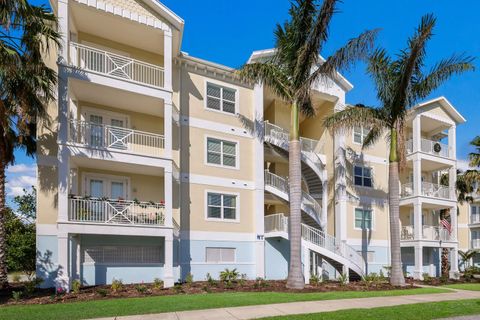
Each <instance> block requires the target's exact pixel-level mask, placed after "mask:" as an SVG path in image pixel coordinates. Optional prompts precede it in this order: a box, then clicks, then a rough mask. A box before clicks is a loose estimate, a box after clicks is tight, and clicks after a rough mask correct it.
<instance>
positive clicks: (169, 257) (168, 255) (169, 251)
mask: <svg viewBox="0 0 480 320" xmlns="http://www.w3.org/2000/svg"><path fill="white" fill-rule="evenodd" d="M164 250H165V264H164V266H163V287H164V288H171V287H173V285H174V284H175V280H174V279H173V230H172V232H171V233H170V234H168V235H167V236H166V237H165V249H164Z"/></svg>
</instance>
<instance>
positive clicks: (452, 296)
mask: <svg viewBox="0 0 480 320" xmlns="http://www.w3.org/2000/svg"><path fill="white" fill-rule="evenodd" d="M462 299H480V291H464V290H453V289H452V292H451V293H436V294H418V295H410V296H397V297H375V298H358V299H341V300H323V301H306V302H289V303H277V304H266V305H255V306H247V307H231V308H218V309H206V310H194V311H178V312H167V313H158V314H149V315H135V316H123V317H110V318H102V319H97V320H113V319H116V320H207V319H208V320H239V319H242V320H247V319H258V318H264V317H272V316H286V315H293V314H307V313H318V312H329V311H337V310H346V309H356V308H367V309H369V308H377V307H389V306H398V305H405V304H414V303H426V302H439V301H449V300H462Z"/></svg>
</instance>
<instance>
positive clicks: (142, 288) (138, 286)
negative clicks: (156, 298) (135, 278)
mask: <svg viewBox="0 0 480 320" xmlns="http://www.w3.org/2000/svg"><path fill="white" fill-rule="evenodd" d="M135 290H137V292H138V293H142V294H143V293H145V292H147V287H146V286H145V285H144V284H143V283H142V284H136V285H135Z"/></svg>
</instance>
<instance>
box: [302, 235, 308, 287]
mask: <svg viewBox="0 0 480 320" xmlns="http://www.w3.org/2000/svg"><path fill="white" fill-rule="evenodd" d="M302 243H303V241H302ZM302 248H303V278H304V280H305V283H306V284H309V283H310V250H309V249H308V248H307V247H306V246H304V245H302Z"/></svg>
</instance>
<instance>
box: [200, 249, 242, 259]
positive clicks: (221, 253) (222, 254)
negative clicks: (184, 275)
mask: <svg viewBox="0 0 480 320" xmlns="http://www.w3.org/2000/svg"><path fill="white" fill-rule="evenodd" d="M205 262H208V263H233V262H235V248H214V247H207V248H205Z"/></svg>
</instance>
